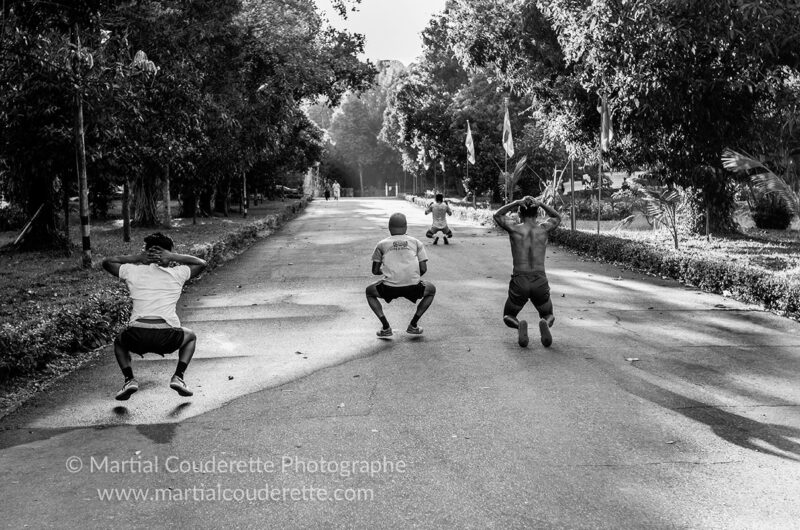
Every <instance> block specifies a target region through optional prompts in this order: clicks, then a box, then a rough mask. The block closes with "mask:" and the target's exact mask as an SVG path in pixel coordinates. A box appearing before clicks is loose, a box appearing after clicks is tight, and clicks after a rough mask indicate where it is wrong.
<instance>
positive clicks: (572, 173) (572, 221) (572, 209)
mask: <svg viewBox="0 0 800 530" xmlns="http://www.w3.org/2000/svg"><path fill="white" fill-rule="evenodd" d="M569 163H570V169H569V191H570V196H571V197H572V205H571V206H570V215H569V217H570V219H569V221H570V222H569V224H570V228H571V229H572V231H573V232H574V231H575V160H573V158H572V157H570V159H569Z"/></svg>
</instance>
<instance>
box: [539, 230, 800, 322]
mask: <svg viewBox="0 0 800 530" xmlns="http://www.w3.org/2000/svg"><path fill="white" fill-rule="evenodd" d="M550 241H552V242H554V243H556V244H558V245H561V246H563V247H567V248H570V249H573V250H576V251H578V252H580V253H581V254H584V255H587V256H589V257H591V258H594V259H598V260H601V261H607V262H611V263H615V264H622V265H627V266H629V267H632V268H634V269H637V270H640V271H643V272H648V273H652V274H656V275H659V276H663V277H667V278H672V279H675V280H678V281H681V282H683V283H686V284H689V285H692V286H696V287H698V288H700V289H702V290H703V291H708V292H711V293H717V294H725V295H726V296H730V297H732V298H735V299H737V300H741V301H743V302H747V303H754V304H760V305H762V306H764V308H766V309H769V310H770V311H775V312H777V313H779V314H782V315H784V316H787V317H790V318H793V319H795V320H800V285H798V283H797V282H796V281H793V280H792V279H791V278H786V277H782V276H778V275H775V274H773V273H771V272H769V271H766V270H764V269H761V268H758V267H755V266H752V265H743V264H740V263H736V262H732V261H727V260H724V259H723V258H714V257H708V256H700V255H697V254H691V253H687V252H684V251H680V250H673V249H660V248H656V247H653V246H651V245H648V244H647V243H644V242H640V241H631V240H630V239H623V238H619V237H615V236H608V235H597V234H590V233H587V232H580V231H574V232H573V231H571V230H567V229H563V228H559V229H557V230H556V231H555V232H553V233H552V234H551V236H550Z"/></svg>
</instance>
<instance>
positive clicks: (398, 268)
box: [366, 213, 436, 338]
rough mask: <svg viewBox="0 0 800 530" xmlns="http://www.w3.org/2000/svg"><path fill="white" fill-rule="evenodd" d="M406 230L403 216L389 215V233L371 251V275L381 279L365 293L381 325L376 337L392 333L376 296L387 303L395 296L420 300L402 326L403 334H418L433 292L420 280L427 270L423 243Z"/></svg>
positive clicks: (430, 287)
mask: <svg viewBox="0 0 800 530" xmlns="http://www.w3.org/2000/svg"><path fill="white" fill-rule="evenodd" d="M407 230H408V223H407V222H406V216H405V215H403V214H401V213H395V214H392V216H391V217H390V218H389V234H390V236H389V237H387V238H386V239H383V240H382V241H380V242H379V243H378V244H377V246H376V247H375V250H374V251H373V253H372V274H374V275H376V276H378V275H381V274H382V275H383V278H382V279H381V280H380V281H378V282H376V283H373V284H371V285H369V286H368V287H367V291H366V294H367V303H368V304H369V307H370V309H372V312H373V313H375V316H377V317H378V319H379V320H380V321H381V325H382V327H381V329H380V330H379V331H378V332H377V335H378V337H379V338H389V337H391V336H392V334H393V332H392V327H391V326H390V325H389V321H388V320H387V319H386V316H385V315H384V314H383V306H381V302H380V299H383V300H384V301H385V302H386V303H387V304H388V303H390V302H391V301H392V300H394V299H395V298H405V299H407V300H409V301H411V302H412V303H414V304H416V303H417V300H420V299H421V301H420V303H419V305H418V306H417V310H416V312H415V313H414V316H413V317H412V319H411V322H410V323H409V324H408V328H407V329H406V333H410V334H412V335H421V334H422V329H420V328H419V327H418V325H417V324H418V323H419V319H420V318H422V315H423V314H425V311H427V310H428V308H429V307H430V305H431V303H432V302H433V297H434V296H435V295H436V287H435V286H434V285H433V284H432V283H430V282H426V281H422V280H421V277H422V276H423V275H424V274H425V273H426V272H427V271H428V256H427V254H426V253H425V246H424V245H423V244H422V241H420V240H418V239H416V238H414V237H411V236H409V235H406V231H407Z"/></svg>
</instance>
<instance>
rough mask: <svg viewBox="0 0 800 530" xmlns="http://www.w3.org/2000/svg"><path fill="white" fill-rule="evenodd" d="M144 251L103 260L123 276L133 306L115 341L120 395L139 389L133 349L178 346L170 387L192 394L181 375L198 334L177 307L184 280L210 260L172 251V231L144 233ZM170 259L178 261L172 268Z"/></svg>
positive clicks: (111, 270)
mask: <svg viewBox="0 0 800 530" xmlns="http://www.w3.org/2000/svg"><path fill="white" fill-rule="evenodd" d="M144 248H145V249H144V252H142V253H141V254H130V255H125V256H113V257H110V258H106V259H105V260H103V268H104V269H105V270H106V271H108V272H109V273H110V274H113V275H114V276H117V277H119V278H120V279H122V280H125V283H126V284H127V286H128V291H129V293H130V297H131V299H132V300H133V310H132V311H131V319H130V322H129V323H128V327H127V328H126V329H125V330H124V331H123V332H122V333H120V334H119V335H118V336H117V338H116V339H115V340H114V354H115V355H116V357H117V363H118V364H119V367H120V370H122V374H123V375H124V376H125V383H124V385H123V386H122V390H120V391H119V392H117V395H116V399H118V400H126V399H128V398H130V397H131V395H132V394H133V393H134V392H136V391H137V390H139V383H138V382H137V381H136V378H134V377H133V369H132V368H131V352H133V353H138V354H139V355H142V356H143V355H144V354H145V353H148V352H150V353H157V354H159V355H164V354H166V353H172V352H174V351H175V350H178V367H177V369H176V370H175V374H174V375H173V376H172V379H171V380H170V384H169V386H170V388H172V389H173V390H175V391H176V392H177V393H178V394H180V395H181V396H191V395H192V394H193V392H192V391H191V390H189V389H188V388H187V386H186V383H185V382H184V380H183V373H184V371H185V370H186V368H187V366H188V365H189V362H190V361H191V360H192V355H194V349H195V343H196V341H197V336H196V335H195V334H194V332H193V331H192V330H190V329H187V328H182V327H181V322H180V320H179V319H178V315H177V313H176V312H175V306H176V305H177V303H178V299H179V298H180V296H181V292H182V291H183V284H184V283H186V281H187V280H189V278H194V277H195V276H197V275H198V274H200V273H201V272H202V271H203V269H205V268H206V262H205V261H203V260H202V259H200V258H197V257H195V256H189V255H185V254H176V253H174V252H172V248H173V242H172V239H171V238H170V237H169V236H165V235H164V234H161V233H155V234H151V235H149V236H147V237H146V238H144ZM171 262H175V263H177V264H178V265H177V266H175V267H169V264H170V263H171Z"/></svg>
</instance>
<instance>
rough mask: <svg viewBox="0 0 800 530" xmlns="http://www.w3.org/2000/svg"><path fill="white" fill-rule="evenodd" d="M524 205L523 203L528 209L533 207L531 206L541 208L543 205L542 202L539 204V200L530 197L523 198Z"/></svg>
mask: <svg viewBox="0 0 800 530" xmlns="http://www.w3.org/2000/svg"><path fill="white" fill-rule="evenodd" d="M522 203H523V204H524V205H525V206H526V207H531V206H539V205H540V204H541V202H539V201H538V200H536V199H535V198H533V197H531V196H530V195H526V196H525V197H523V198H522Z"/></svg>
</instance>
